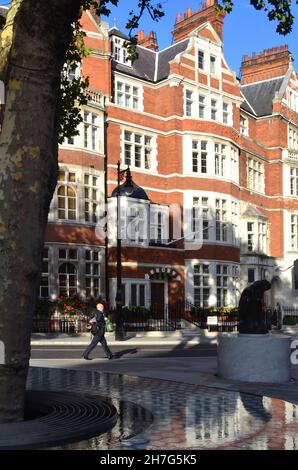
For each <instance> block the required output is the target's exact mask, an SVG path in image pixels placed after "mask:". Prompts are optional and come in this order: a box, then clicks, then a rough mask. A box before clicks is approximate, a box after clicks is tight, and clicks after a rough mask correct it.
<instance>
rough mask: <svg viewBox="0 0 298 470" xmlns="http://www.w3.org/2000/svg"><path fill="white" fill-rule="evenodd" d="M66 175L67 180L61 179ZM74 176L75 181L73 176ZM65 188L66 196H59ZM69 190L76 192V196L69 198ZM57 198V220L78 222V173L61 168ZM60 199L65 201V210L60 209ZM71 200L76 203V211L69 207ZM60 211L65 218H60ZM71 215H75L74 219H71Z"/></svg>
mask: <svg viewBox="0 0 298 470" xmlns="http://www.w3.org/2000/svg"><path fill="white" fill-rule="evenodd" d="M62 173H64V175H65V179H64V180H63V179H60V175H62ZM70 175H73V176H74V180H73V179H72V176H70ZM61 188H64V190H65V194H64V195H63V194H59V192H60V189H61ZM68 188H70V189H71V190H72V191H73V192H74V196H69V195H68V194H67V192H68ZM56 197H57V218H58V220H63V221H72V222H73V221H76V220H77V219H78V192H77V173H76V171H72V170H70V169H68V168H59V172H58V183H57V189H56ZM60 199H63V200H64V208H63V207H60ZM70 199H73V200H74V201H75V209H74V208H73V207H69V202H70ZM60 211H64V213H65V216H64V217H60V215H61V214H60ZM70 213H71V214H73V215H74V217H70Z"/></svg>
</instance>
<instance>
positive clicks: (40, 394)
mask: <svg viewBox="0 0 298 470" xmlns="http://www.w3.org/2000/svg"><path fill="white" fill-rule="evenodd" d="M25 408H26V419H27V420H26V421H23V422H21V423H11V424H0V450H4V449H6V450H9V449H39V448H44V447H53V446H57V445H61V444H67V443H71V442H79V441H81V440H83V439H84V440H85V439H89V438H91V437H95V436H99V435H100V434H103V433H105V432H107V431H109V430H110V429H111V428H113V427H114V426H115V424H116V422H117V411H116V408H115V407H114V406H113V405H111V404H109V403H107V402H106V401H103V400H101V399H99V398H97V397H95V396H90V395H80V394H74V393H64V392H44V391H34V390H32V391H28V392H27V393H26V400H25ZM30 417H31V418H34V419H30Z"/></svg>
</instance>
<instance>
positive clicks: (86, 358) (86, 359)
mask: <svg viewBox="0 0 298 470" xmlns="http://www.w3.org/2000/svg"><path fill="white" fill-rule="evenodd" d="M83 359H85V361H92V357H88V356H83Z"/></svg>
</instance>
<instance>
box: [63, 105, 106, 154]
mask: <svg viewBox="0 0 298 470" xmlns="http://www.w3.org/2000/svg"><path fill="white" fill-rule="evenodd" d="M81 116H82V122H81V123H80V124H79V125H78V128H77V130H78V132H79V134H78V135H75V136H73V137H71V138H69V139H65V140H64V142H63V144H61V147H65V148H71V149H72V150H75V149H78V150H81V151H82V150H83V151H84V152H88V153H89V152H90V153H92V154H101V155H102V154H103V146H102V141H103V112H102V111H100V110H97V109H96V108H94V107H92V106H87V105H86V106H83V107H82V108H81Z"/></svg>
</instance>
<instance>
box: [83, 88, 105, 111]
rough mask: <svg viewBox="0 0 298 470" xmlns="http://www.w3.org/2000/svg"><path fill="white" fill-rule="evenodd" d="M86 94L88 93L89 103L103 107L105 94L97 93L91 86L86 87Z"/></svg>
mask: <svg viewBox="0 0 298 470" xmlns="http://www.w3.org/2000/svg"><path fill="white" fill-rule="evenodd" d="M87 94H88V100H89V102H90V103H92V104H96V105H97V106H100V107H102V108H104V105H105V96H104V95H103V94H102V93H99V92H98V91H96V90H94V89H93V88H88V89H87Z"/></svg>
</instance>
